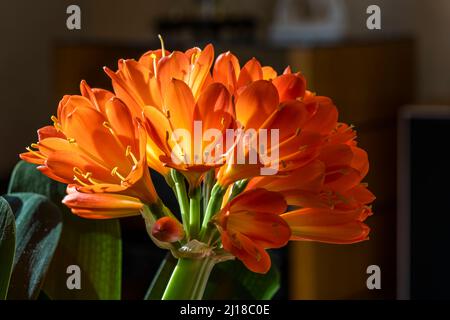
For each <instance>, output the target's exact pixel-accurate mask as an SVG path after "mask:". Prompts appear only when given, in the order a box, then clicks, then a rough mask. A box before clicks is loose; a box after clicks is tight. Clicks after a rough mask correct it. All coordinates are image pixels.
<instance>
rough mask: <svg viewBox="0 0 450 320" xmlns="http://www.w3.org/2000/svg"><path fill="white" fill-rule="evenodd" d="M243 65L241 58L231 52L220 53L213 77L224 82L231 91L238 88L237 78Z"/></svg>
mask: <svg viewBox="0 0 450 320" xmlns="http://www.w3.org/2000/svg"><path fill="white" fill-rule="evenodd" d="M240 70H241V67H240V66H239V60H238V59H237V58H236V56H235V55H233V54H232V53H231V52H229V51H228V52H226V53H222V54H220V55H219V56H218V57H217V59H216V62H215V63H214V70H213V79H214V81H216V82H220V83H222V84H224V85H225V86H226V87H227V88H228V90H230V92H231V93H234V91H235V90H236V89H237V88H236V87H237V79H238V77H239V73H240Z"/></svg>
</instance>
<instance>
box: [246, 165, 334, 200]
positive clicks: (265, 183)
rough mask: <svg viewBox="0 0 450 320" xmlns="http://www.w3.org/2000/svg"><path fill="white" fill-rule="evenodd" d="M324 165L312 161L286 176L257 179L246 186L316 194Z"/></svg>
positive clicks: (319, 187) (248, 187) (319, 186)
mask: <svg viewBox="0 0 450 320" xmlns="http://www.w3.org/2000/svg"><path fill="white" fill-rule="evenodd" d="M324 172H325V165H324V164H323V163H322V162H321V161H318V160H316V161H313V162H311V163H309V164H307V165H305V166H304V167H301V168H298V169H296V170H294V171H292V172H290V173H289V175H287V176H266V177H257V178H254V179H252V180H250V182H249V183H248V185H247V189H255V188H265V189H267V190H270V191H276V192H282V191H287V190H303V191H308V192H311V193H317V192H319V191H320V190H321V188H322V184H323V180H324Z"/></svg>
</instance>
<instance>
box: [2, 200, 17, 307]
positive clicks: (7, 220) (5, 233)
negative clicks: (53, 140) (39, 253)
mask: <svg viewBox="0 0 450 320" xmlns="http://www.w3.org/2000/svg"><path fill="white" fill-rule="evenodd" d="M15 248H16V226H15V222H14V214H13V213H12V211H11V208H10V206H9V204H8V202H7V201H6V200H5V199H4V198H3V197H0V300H4V299H5V298H6V294H7V293H8V287H9V279H10V278H11V271H12V266H13V262H14V252H15Z"/></svg>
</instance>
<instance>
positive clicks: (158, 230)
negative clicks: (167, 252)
mask: <svg viewBox="0 0 450 320" xmlns="http://www.w3.org/2000/svg"><path fill="white" fill-rule="evenodd" d="M152 236H153V237H155V238H156V239H157V240H159V241H162V242H170V243H172V242H176V241H179V240H181V239H183V237H184V229H183V226H182V225H181V223H180V222H178V220H177V219H174V218H171V217H162V218H160V219H158V220H157V221H156V222H155V224H154V225H153V228H152Z"/></svg>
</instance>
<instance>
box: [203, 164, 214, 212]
mask: <svg viewBox="0 0 450 320" xmlns="http://www.w3.org/2000/svg"><path fill="white" fill-rule="evenodd" d="M214 174H215V172H214V169H211V170H209V171H208V172H207V173H206V175H205V180H204V181H203V187H202V188H203V190H202V191H203V210H206V207H207V206H208V202H209V197H210V196H211V189H212V187H213V185H214V180H215V179H214Z"/></svg>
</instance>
